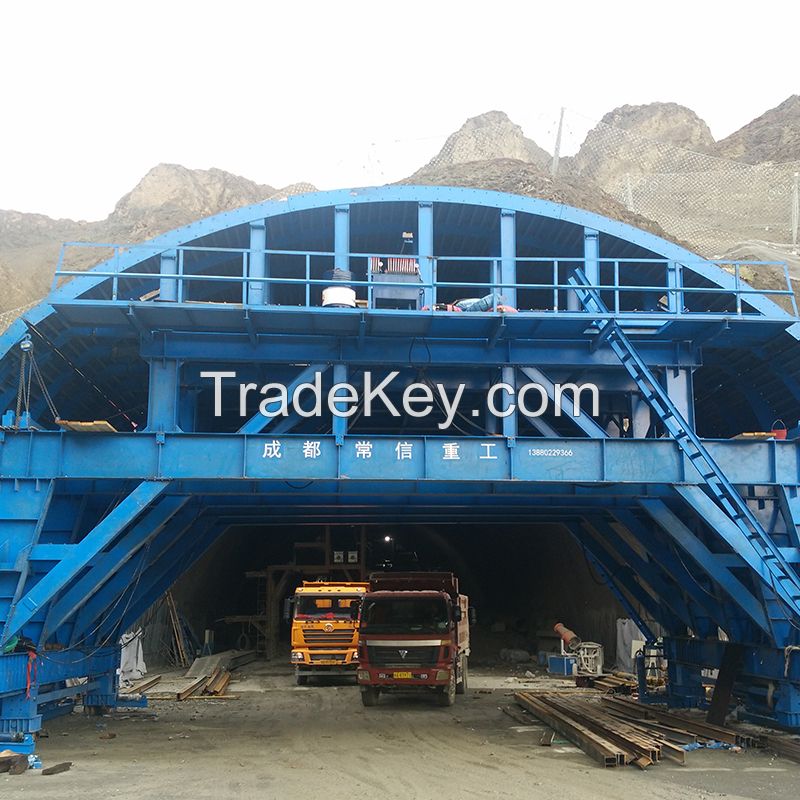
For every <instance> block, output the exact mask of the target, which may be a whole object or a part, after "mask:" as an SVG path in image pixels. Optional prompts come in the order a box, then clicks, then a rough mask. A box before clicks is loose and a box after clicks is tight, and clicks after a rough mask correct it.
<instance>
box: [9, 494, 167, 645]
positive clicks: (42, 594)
mask: <svg viewBox="0 0 800 800" xmlns="http://www.w3.org/2000/svg"><path fill="white" fill-rule="evenodd" d="M167 486H169V483H168V482H159V481H142V483H140V484H139V485H138V486H137V487H136V488H135V489H134V490H133V491H132V492H131V493H130V494H129V495H128V496H127V497H126V498H125V499H124V500H122V502H120V503H119V505H117V507H116V508H114V509H113V510H112V511H111V512H109V513H108V514H107V515H106V516H105V517H104V518H103V519H102V520H101V521H100V522H99V523H98V524H97V525H96V526H95V527H94V528H93V529H92V530H91V531H89V533H87V534H86V536H84V537H83V539H82V540H81V541H80V542H78V544H76V545H75V547H74V548H73V549H72V550H71V551H70V553H69V555H68V556H67V557H65V558H64V559H63V560H61V561H59V563H58V564H56V565H55V566H54V567H53V568H52V569H51V570H50V572H48V573H47V574H46V575H44V576H43V577H42V579H41V580H40V581H39V582H38V583H37V584H36V585H35V586H34V587H33V588H32V589H30V590H29V591H28V593H27V594H26V595H25V596H24V597H22V598H21V599H20V601H19V602H18V603H16V605H15V606H14V607H13V609H12V610H11V613H10V614H9V618H8V622H7V623H6V626H5V629H4V630H3V636H2V638H0V645H2V644H5V643H6V642H7V641H8V640H9V639H10V638H11V637H12V636H13V635H14V634H15V633H18V632H19V631H20V630H21V629H22V627H23V625H25V624H26V623H27V622H29V621H30V619H31V618H32V617H33V616H34V615H35V614H37V613H38V612H39V610H40V609H41V608H42V606H44V605H45V604H46V603H49V602H50V601H51V600H52V599H53V597H54V596H55V594H56V592H59V591H61V590H62V589H63V588H64V587H65V586H66V585H67V584H68V583H69V582H70V581H71V580H72V579H73V578H75V576H76V575H78V573H79V572H80V571H81V570H82V569H84V568H85V567H86V566H87V564H88V563H89V562H90V561H91V559H92V558H94V557H95V556H96V555H97V554H98V553H99V552H100V551H101V550H103V548H104V547H106V546H108V545H109V544H110V543H111V542H112V541H113V540H114V538H115V537H116V536H117V535H118V534H119V533H120V531H122V530H123V529H124V528H125V527H127V526H128V525H129V524H130V523H131V522H133V520H135V519H136V517H138V516H139V515H140V514H141V513H142V512H143V511H144V510H145V509H146V508H147V507H148V506H149V505H150V504H151V503H152V502H153V501H154V500H155V499H156V498H157V497H159V496H160V495H161V494H163V492H164V491H165V490H166V488H167Z"/></svg>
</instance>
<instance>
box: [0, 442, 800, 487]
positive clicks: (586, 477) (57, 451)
mask: <svg viewBox="0 0 800 800" xmlns="http://www.w3.org/2000/svg"><path fill="white" fill-rule="evenodd" d="M413 438H414V439H415V441H416V440H419V441H421V442H422V443H423V447H422V449H423V450H424V452H425V464H426V467H425V470H426V471H425V473H424V477H425V479H426V480H431V481H447V480H452V481H481V480H497V481H507V480H515V481H546V482H556V483H558V482H577V483H591V482H595V481H600V482H609V481H613V482H623V483H647V484H669V483H673V484H675V483H682V482H687V483H698V482H699V476H694V477H693V476H691V475H688V476H684V472H685V466H684V461H683V460H682V459H681V456H680V453H679V450H678V445H677V444H676V443H675V442H674V441H671V440H669V439H658V440H653V439H598V440H591V439H545V438H538V437H532V438H520V439H517V440H516V447H514V448H513V452H512V455H511V460H510V461H509V459H508V457H507V455H506V454H503V453H502V451H504V450H505V443H506V440H505V439H502V438H497V437H495V438H478V437H463V436H456V437H425V438H421V437H413ZM382 439H385V440H386V441H388V442H390V445H389V446H383V445H382V446H381V447H382V450H381V452H382V453H383V454H388V458H386V457H384V456H381V457H380V458H378V457H373V458H372V459H370V460H369V461H370V471H369V477H370V478H371V479H373V480H389V481H391V480H394V479H395V476H396V475H397V473H396V471H395V470H396V466H397V465H398V464H399V463H400V459H399V458H398V457H397V453H396V452H395V451H394V450H393V448H396V446H397V445H398V444H400V443H401V442H403V441H405V440H406V439H405V438H404V437H359V436H347V437H346V438H345V440H344V442H343V445H342V446H341V447H339V448H337V450H336V452H337V453H338V455H337V456H336V459H337V460H336V462H334V461H333V460H332V456H331V455H330V450H331V446H332V445H333V444H334V439H333V438H332V437H331V436H330V434H326V435H322V436H303V435H298V434H286V435H283V436H279V437H271V436H269V435H258V436H247V437H246V436H231V435H230V434H206V433H175V434H168V433H167V434H157V433H130V434H126V433H115V434H104V433H96V434H82V433H73V432H53V431H36V432H25V431H20V432H6V433H5V435H4V436H0V440H2V444H0V474H2V475H3V477H7V478H41V479H45V478H51V477H54V478H109V479H110V478H118V479H130V480H149V479H156V480H172V479H175V480H186V479H215V478H216V479H221V480H223V479H227V480H241V479H243V478H267V477H275V478H281V479H299V480H303V479H311V478H329V479H336V478H338V477H339V476H340V475H341V476H350V477H351V478H352V477H354V476H356V475H363V474H364V473H363V471H362V470H361V468H360V463H361V462H363V461H364V460H367V459H365V458H364V457H363V456H359V455H358V454H357V453H358V450H357V447H356V445H357V442H359V441H363V442H367V443H368V444H369V443H371V444H372V445H373V447H375V446H376V443H377V442H378V441H380V440H382ZM306 441H319V442H320V456H319V457H318V458H311V457H308V458H307V457H304V455H303V445H304V444H305V442H306ZM273 442H280V452H281V457H280V458H278V457H273V456H271V455H270V452H269V450H267V451H266V455H265V446H267V445H272V443H273ZM453 443H455V444H457V445H458V455H459V458H450V459H447V458H445V452H446V451H445V448H444V445H445V444H453ZM490 445H491V447H488V449H487V446H490ZM714 447H715V452H716V453H717V454H719V455H720V458H721V459H722V461H723V462H725V463H731V464H733V463H736V462H737V460H738V463H739V465H740V469H742V470H745V469H746V470H747V482H748V483H751V484H759V485H769V484H776V483H778V484H784V485H798V484H800V460H798V457H797V453H798V449H799V448H800V445H798V444H797V443H794V442H780V443H776V442H769V441H767V442H742V441H726V442H715V444H714ZM416 449H417V452H416V453H415V454H414V456H413V459H412V460H416V459H417V458H418V457H419V456H420V453H419V450H420V448H416ZM776 449H777V450H781V451H782V450H789V451H791V452H792V453H794V454H795V458H794V459H789V458H782V459H781V460H780V462H776V459H775V456H774V452H775V450H776ZM392 453H394V455H392ZM765 453H767V454H768V455H766V456H765V455H764V454H765ZM489 455H492V456H494V455H496V456H497V458H496V459H495V458H488V457H487V456H489ZM776 463H780V471H779V472H777V473H776V469H775V464H776ZM336 464H339V465H340V466H339V467H338V468H337V467H336V466H335V465H336ZM751 464H753V466H752V467H751V466H750V465H751ZM476 465H479V471H477V472H476V469H475V466H476ZM741 465H744V466H741ZM405 466H406V465H404V468H405Z"/></svg>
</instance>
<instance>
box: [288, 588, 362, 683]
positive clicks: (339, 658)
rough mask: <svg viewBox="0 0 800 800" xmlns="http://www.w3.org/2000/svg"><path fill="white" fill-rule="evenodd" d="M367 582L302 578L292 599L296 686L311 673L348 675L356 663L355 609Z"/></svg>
mask: <svg viewBox="0 0 800 800" xmlns="http://www.w3.org/2000/svg"><path fill="white" fill-rule="evenodd" d="M368 588H369V584H367V583H343V582H329V581H303V584H302V586H298V588H297V589H296V590H295V594H294V598H293V600H292V606H293V611H292V634H291V641H292V655H291V662H292V665H293V666H294V668H295V680H296V682H297V684H298V686H302V685H304V684H305V683H307V682H308V678H309V677H310V676H312V675H322V674H325V675H352V674H353V672H354V670H355V668H356V665H357V664H358V620H357V619H355V620H354V619H353V613H352V609H353V608H358V606H359V604H360V603H361V600H362V598H363V597H364V595H365V594H366V592H367V589H368Z"/></svg>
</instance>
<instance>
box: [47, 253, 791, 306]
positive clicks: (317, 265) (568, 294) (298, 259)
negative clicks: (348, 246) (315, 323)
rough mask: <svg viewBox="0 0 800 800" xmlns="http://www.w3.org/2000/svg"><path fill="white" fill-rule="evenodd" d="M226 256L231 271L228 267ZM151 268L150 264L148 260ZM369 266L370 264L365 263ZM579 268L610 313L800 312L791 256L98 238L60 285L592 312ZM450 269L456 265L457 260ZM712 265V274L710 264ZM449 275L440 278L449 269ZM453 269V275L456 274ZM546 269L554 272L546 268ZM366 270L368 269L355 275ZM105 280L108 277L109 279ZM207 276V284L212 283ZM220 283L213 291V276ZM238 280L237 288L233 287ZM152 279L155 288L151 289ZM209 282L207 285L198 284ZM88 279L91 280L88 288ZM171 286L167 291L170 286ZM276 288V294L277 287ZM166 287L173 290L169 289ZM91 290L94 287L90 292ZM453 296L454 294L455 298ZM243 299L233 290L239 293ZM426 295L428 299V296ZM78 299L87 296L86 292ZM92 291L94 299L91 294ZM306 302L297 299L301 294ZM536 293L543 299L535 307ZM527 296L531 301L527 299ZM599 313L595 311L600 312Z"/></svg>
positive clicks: (154, 293)
mask: <svg viewBox="0 0 800 800" xmlns="http://www.w3.org/2000/svg"><path fill="white" fill-rule="evenodd" d="M72 248H81V249H84V252H85V249H86V248H93V249H95V250H98V251H101V250H103V249H105V250H106V251H110V252H111V257H110V258H107V259H105V260H103V261H102V262H101V263H99V264H98V266H97V267H95V268H93V269H92V270H91V272H87V270H86V269H70V268H68V267H67V260H68V254H69V252H70V250H71V249H72ZM165 255H168V258H167V262H168V263H169V264H170V265H171V266H170V267H169V269H168V270H167V271H164V270H163V268H162V267H161V264H162V263H163V260H164V259H162V258H161V257H162V256H165ZM410 257H413V258H414V259H416V260H417V262H418V265H419V268H420V271H419V276H418V277H419V281H418V282H416V281H415V282H413V283H409V280H408V277H409V276H408V275H404V276H403V277H404V278H405V279H404V280H392V279H391V278H392V277H393V274H392V273H390V272H384V273H380V279H379V281H376V280H375V276H376V273H375V272H374V271H373V269H371V268H370V265H371V264H374V260H375V259H380V260H382V261H384V262H386V261H388V260H389V259H403V260H408V259H409V258H410ZM254 262H261V263H267V264H276V263H277V262H280V267H281V271H284V272H285V271H288V272H291V274H290V275H278V276H276V275H270V274H268V273H269V267H267V268H266V269H265V274H263V275H260V274H256V273H254V269H253V267H254ZM223 265H224V267H225V270H224V271H223V270H222V269H221V267H222V266H223ZM476 265H477V266H481V265H482V266H483V267H484V268H485V270H486V272H485V274H486V275H487V276H488V279H487V280H482V281H475V280H466V279H458V277H457V269H456V270H454V269H453V268H452V267H456V268H457V267H459V266H460V267H462V268H463V269H466V268H468V267H473V271H474V267H475V266H476ZM143 266H144V267H145V269H142V267H143ZM714 266H716V267H719V268H721V269H722V270H724V271H725V272H727V273H728V279H727V281H728V283H729V285H727V286H721V285H718V284H714V283H713V280H714V276H713V275H711V276H709V275H708V274H707V271H708V269H709V267H714ZM334 267H336V268H339V269H344V270H352V273H351V277H350V278H346V279H341V278H338V279H332V278H330V277H328V278H325V277H314V276H315V275H319V274H321V273H322V272H323V271H325V270H331V269H333V268H334ZM362 267H363V268H362ZM576 267H579V268H580V269H581V270H583V272H584V273H585V274H587V275H594V276H595V278H594V281H593V282H592V283H591V285H590V286H589V287H588V288H591V289H596V290H597V291H599V292H601V293H603V297H604V298H605V299H606V305H607V306H608V307H609V309H610V311H609V313H610V314H613V315H624V314H633V313H659V314H672V315H675V316H684V315H688V314H691V315H697V314H707V315H708V314H710V315H720V316H726V317H730V316H732V315H735V316H743V315H755V316H771V314H770V313H769V311H765V310H764V309H763V307H762V309H758V308H757V307H756V306H755V305H754V304H753V302H752V301H753V300H754V299H755V298H759V297H761V298H767V299H770V300H772V301H773V302H776V303H778V305H779V306H780V307H781V308H782V310H783V311H782V313H779V314H776V316H777V315H780V316H784V314H786V313H788V314H790V315H791V316H793V317H797V316H798V308H797V301H796V298H795V295H794V292H793V290H792V288H791V280H790V277H789V272H788V267H787V265H786V264H785V263H782V262H755V261H730V260H722V261H719V260H717V261H705V260H699V259H698V260H697V261H688V260H686V261H674V260H669V259H659V258H589V259H586V258H575V257H546V256H541V257H499V256H461V255H448V256H442V255H439V256H424V255H422V256H410V255H409V254H408V253H403V254H393V253H386V252H381V253H378V252H374V253H370V252H351V253H342V252H332V251H298V250H279V249H264V250H258V249H251V248H231V247H199V246H188V245H184V246H179V247H175V248H170V249H168V250H165V249H164V247H163V245H162V246H157V245H147V244H143V245H119V244H109V243H94V242H67V243H65V244H64V245H63V246H62V249H61V253H60V256H59V260H58V265H57V268H56V273H55V277H54V282H53V288H56V287H57V286H59V285H61V283H62V282H63V281H64V280H65V279H71V278H84V279H90V280H91V281H92V288H94V287H96V285H97V283H98V282H99V281H98V280H97V279H101V281H100V282H102V283H106V282H107V287H109V288H107V290H106V291H105V292H104V295H105V296H103V297H100V298H98V296H97V294H96V292H94V293H93V294H92V297H91V299H95V300H97V299H103V300H111V301H114V302H124V303H126V304H127V303H130V302H137V301H138V302H148V301H150V300H155V299H159V300H162V301H163V300H165V299H169V300H171V301H174V302H177V303H183V302H187V301H189V300H191V301H192V302H194V303H197V302H201V303H202V302H208V303H213V302H220V300H219V296H220V292H221V291H227V292H228V295H227V296H226V299H225V301H224V302H228V303H230V302H238V303H241V304H242V305H244V306H262V305H264V304H265V301H264V300H263V299H262V298H261V297H259V299H258V300H257V301H254V299H253V295H254V291H253V289H254V287H262V291H267V292H268V293H271V292H270V290H271V289H272V288H273V287H293V288H294V289H297V287H300V292H299V294H298V293H297V292H295V295H294V297H293V300H294V301H293V302H276V299H275V298H274V297H272V298H270V300H269V301H268V302H267V303H266V304H269V305H294V306H297V305H304V306H306V307H318V306H319V305H320V303H318V302H316V300H317V297H316V293H315V291H314V290H315V289H320V290H321V289H323V288H325V287H330V286H336V285H339V286H345V285H346V286H348V287H351V288H352V289H354V290H355V291H356V293H360V294H361V295H362V297H361V298H360V300H361V306H362V307H363V306H366V307H367V308H370V309H374V308H375V293H376V287H377V286H378V284H379V286H380V289H381V290H385V289H387V288H397V289H400V288H402V289H405V290H408V289H410V288H413V289H417V290H419V296H420V301H421V302H420V303H419V306H420V307H421V308H422V309H424V310H432V309H433V308H434V307H435V305H436V304H439V303H450V302H453V299H454V293H455V292H456V290H459V292H462V293H463V294H462V296H463V297H470V298H471V297H478V298H484V299H485V300H486V304H485V306H486V310H490V311H497V310H498V307H500V310H507V307H508V306H509V305H512V304H513V303H512V302H511V300H512V298H513V297H514V296H516V297H517V304H518V306H517V308H516V309H515V310H517V311H521V312H523V313H525V312H533V313H542V312H547V313H552V314H559V313H566V312H568V313H570V314H586V313H587V312H585V311H583V310H582V309H581V308H580V307H579V304H578V303H576V302H574V301H573V299H572V298H574V286H573V285H572V284H570V283H569V282H568V279H569V276H570V275H571V274H572V271H574V269H575V268H576ZM448 268H449V269H448ZM766 269H769V270H771V271H772V272H773V276H772V277H773V278H774V279H775V280H776V283H778V284H779V285H780V287H781V288H762V289H758V288H754V287H753V286H751V285H749V284H748V283H747V282H746V281H745V279H744V278H743V275H742V272H743V271H744V270H748V271H753V270H766ZM526 271H527V272H528V273H533V272H537V271H538V273H539V277H537V279H536V280H519V276H520V273H521V272H526ZM624 272H627V273H630V274H631V275H632V274H633V273H634V272H635V273H636V274H637V275H638V277H639V278H640V279H642V278H646V279H647V282H645V283H638V282H635V281H632V280H630V279H628V280H625V279H624V278H625V276H624V275H623V273H624ZM704 272H705V273H706V274H705V275H704V274H703V273H704ZM445 273H447V274H446V275H445V277H447V278H448V279H447V280H444V279H440V277H439V276H440V275H442V274H445ZM451 273H454V274H451ZM509 273H513V274H515V275H516V278H517V280H513V281H511V280H505V279H504V276H506V275H508V274H509ZM545 273H546V276H547V277H546V278H544V279H543V278H542V277H541V275H544V274H545ZM356 275H359V277H356ZM102 279H106V280H105V281H102ZM204 284H205V285H206V286H205V287H203V285H204ZM209 284H210V285H217V287H218V288H216V289H215V290H214V291H210V290H209V289H208V285H209ZM236 285H238V286H239V287H240V288H239V289H237V290H236V291H235V292H234V294H233V295H232V294H231V293H230V289H231V287H233V286H236ZM148 286H149V287H151V289H150V291H149V292H142V289H143V288H147V287H148ZM198 287H203V290H202V291H197V289H198ZM88 289H89V287H88V285H87V291H88ZM165 290H166V291H165ZM272 294H274V293H272ZM165 295H166V296H165ZM84 296H85V294H84ZM448 296H450V297H449V299H447V300H445V298H446V297H448ZM231 298H234V299H231ZM423 298H425V300H426V301H425V302H424V304H423ZM77 299H81V297H78V298H77ZM86 299H90V298H86ZM298 300H299V302H295V301H298ZM534 300H535V307H527V306H525V305H524V302H527V303H528V304H530V303H532V302H533V301H534ZM520 301H524V302H520ZM595 316H596V315H595Z"/></svg>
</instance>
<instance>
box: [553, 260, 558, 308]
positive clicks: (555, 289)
mask: <svg viewBox="0 0 800 800" xmlns="http://www.w3.org/2000/svg"><path fill="white" fill-rule="evenodd" d="M553 311H554V312H555V313H556V314H558V259H557V258H554V259H553Z"/></svg>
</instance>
